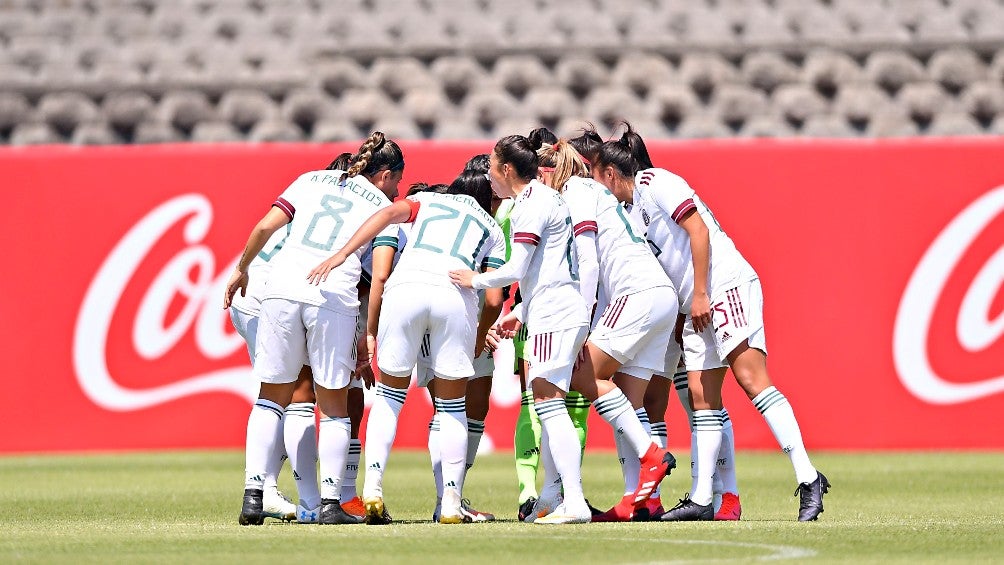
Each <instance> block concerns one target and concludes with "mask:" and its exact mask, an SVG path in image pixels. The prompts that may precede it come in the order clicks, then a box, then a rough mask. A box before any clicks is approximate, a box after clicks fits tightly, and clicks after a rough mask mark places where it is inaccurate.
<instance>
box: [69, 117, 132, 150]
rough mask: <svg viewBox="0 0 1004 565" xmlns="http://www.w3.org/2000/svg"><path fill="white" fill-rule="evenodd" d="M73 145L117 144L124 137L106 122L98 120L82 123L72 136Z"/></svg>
mask: <svg viewBox="0 0 1004 565" xmlns="http://www.w3.org/2000/svg"><path fill="white" fill-rule="evenodd" d="M70 143H72V144H73V145H116V144H120V143H122V138H121V137H119V135H118V134H116V133H115V131H114V130H112V128H111V127H109V126H108V124H107V123H106V122H101V121H96V122H88V123H83V124H80V125H78V126H77V127H76V129H74V130H73V135H72V136H71V137H70Z"/></svg>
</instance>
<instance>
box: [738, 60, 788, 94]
mask: <svg viewBox="0 0 1004 565" xmlns="http://www.w3.org/2000/svg"><path fill="white" fill-rule="evenodd" d="M740 74H741V76H742V79H743V81H745V82H746V84H749V85H750V86H752V87H754V88H757V89H759V90H762V91H764V92H766V93H768V94H770V93H771V92H773V91H774V89H775V88H777V87H778V86H780V85H782V84H787V83H791V82H795V81H797V80H798V68H796V67H795V65H793V64H791V63H790V62H789V61H788V60H786V59H785V58H784V57H783V56H782V55H781V54H780V53H777V52H774V51H758V52H755V53H751V54H749V55H747V56H746V57H744V58H743V62H742V67H741V70H740Z"/></svg>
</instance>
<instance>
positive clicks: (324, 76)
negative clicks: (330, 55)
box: [312, 57, 369, 96]
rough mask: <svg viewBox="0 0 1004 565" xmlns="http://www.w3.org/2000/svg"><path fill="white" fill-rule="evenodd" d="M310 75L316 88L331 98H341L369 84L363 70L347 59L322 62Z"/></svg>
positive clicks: (341, 58) (337, 58) (340, 58)
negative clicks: (314, 79)
mask: <svg viewBox="0 0 1004 565" xmlns="http://www.w3.org/2000/svg"><path fill="white" fill-rule="evenodd" d="M312 74H313V75H314V77H316V80H317V81H318V86H320V87H321V88H323V89H324V91H325V92H327V93H328V94H330V95H331V96H341V95H342V94H344V93H345V92H346V91H348V90H351V89H356V88H365V87H366V86H367V85H368V84H369V83H368V80H367V77H366V71H365V69H363V68H362V66H360V65H359V63H357V62H356V61H354V60H353V59H351V58H349V57H336V58H334V59H331V60H325V61H322V62H320V63H318V65H317V66H316V68H315V69H313V72H312Z"/></svg>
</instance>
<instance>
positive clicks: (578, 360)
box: [572, 345, 589, 372]
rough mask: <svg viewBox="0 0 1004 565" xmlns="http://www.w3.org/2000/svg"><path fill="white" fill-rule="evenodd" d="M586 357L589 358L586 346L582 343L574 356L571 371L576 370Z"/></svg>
mask: <svg viewBox="0 0 1004 565" xmlns="http://www.w3.org/2000/svg"><path fill="white" fill-rule="evenodd" d="M588 358H589V350H588V349H587V348H586V346H585V345H583V346H582V349H580V350H579V354H578V355H576V356H575V361H574V362H573V363H572V372H575V371H578V370H579V367H581V366H582V364H583V363H585V362H586V359H588Z"/></svg>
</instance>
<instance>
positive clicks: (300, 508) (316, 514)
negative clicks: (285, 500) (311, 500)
mask: <svg viewBox="0 0 1004 565" xmlns="http://www.w3.org/2000/svg"><path fill="white" fill-rule="evenodd" d="M320 515H321V505H320V504H318V505H317V506H315V507H313V508H307V507H306V506H304V504H303V501H302V500H301V501H300V503H299V504H297V505H296V521H297V522H299V523H301V524H316V523H317V520H318V518H320Z"/></svg>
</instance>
